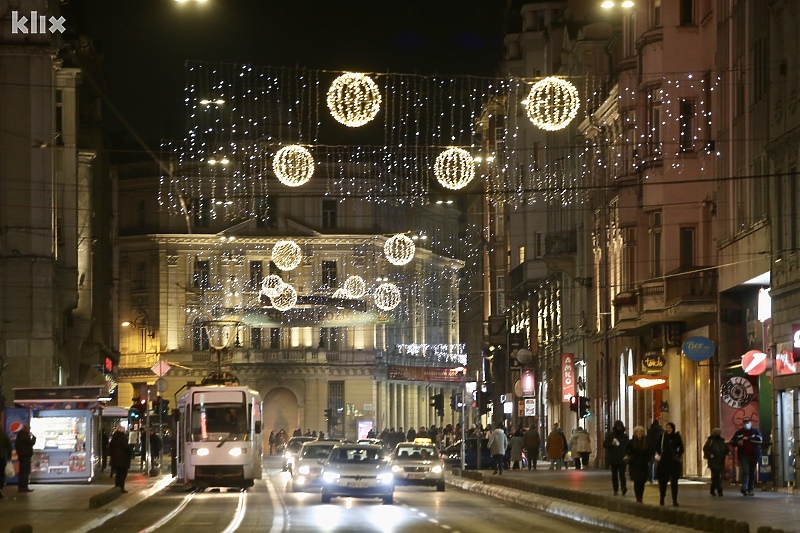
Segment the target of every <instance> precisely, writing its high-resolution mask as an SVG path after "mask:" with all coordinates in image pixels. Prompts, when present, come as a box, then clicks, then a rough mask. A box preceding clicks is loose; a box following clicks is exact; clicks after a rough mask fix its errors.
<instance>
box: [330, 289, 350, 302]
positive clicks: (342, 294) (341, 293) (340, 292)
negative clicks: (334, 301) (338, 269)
mask: <svg viewBox="0 0 800 533" xmlns="http://www.w3.org/2000/svg"><path fill="white" fill-rule="evenodd" d="M333 298H341V299H343V300H347V299H349V298H350V294H348V292H347V291H346V290H344V289H336V290H335V291H333Z"/></svg>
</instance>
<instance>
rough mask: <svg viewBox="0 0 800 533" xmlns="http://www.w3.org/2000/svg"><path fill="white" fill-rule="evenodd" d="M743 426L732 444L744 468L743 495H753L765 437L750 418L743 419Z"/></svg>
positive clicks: (735, 434)
mask: <svg viewBox="0 0 800 533" xmlns="http://www.w3.org/2000/svg"><path fill="white" fill-rule="evenodd" d="M742 424H743V425H742V427H741V428H739V429H737V430H736V433H734V434H733V437H731V446H733V447H734V448H736V456H737V457H738V458H739V466H740V467H741V470H742V495H743V496H752V495H753V488H754V487H755V482H756V465H757V464H758V462H759V461H760V460H761V444H762V443H763V442H764V437H763V435H761V432H760V431H759V430H758V429H757V428H754V427H753V422H752V421H751V420H750V418H748V417H745V418H743V419H742Z"/></svg>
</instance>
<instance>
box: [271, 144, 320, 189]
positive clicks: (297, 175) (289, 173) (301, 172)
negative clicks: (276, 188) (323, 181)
mask: <svg viewBox="0 0 800 533" xmlns="http://www.w3.org/2000/svg"><path fill="white" fill-rule="evenodd" d="M272 170H274V171H275V176H277V178H278V181H280V182H281V183H283V184H284V185H288V186H289V187H299V186H301V185H303V184H305V183H308V180H310V179H311V176H312V175H313V174H314V157H313V156H312V155H311V153H310V152H309V151H308V150H306V149H305V148H303V147H302V146H297V145H292V146H284V147H283V148H281V149H280V150H278V153H277V154H275V157H274V158H273V160H272Z"/></svg>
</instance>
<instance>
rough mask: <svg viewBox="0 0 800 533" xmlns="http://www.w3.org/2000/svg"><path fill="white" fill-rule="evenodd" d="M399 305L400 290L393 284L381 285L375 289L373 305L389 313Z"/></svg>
mask: <svg viewBox="0 0 800 533" xmlns="http://www.w3.org/2000/svg"><path fill="white" fill-rule="evenodd" d="M399 304H400V289H398V288H397V285H395V284H394V283H381V284H380V285H379V286H378V288H377V289H375V305H376V306H377V307H378V308H379V309H382V310H384V311H391V310H392V309H394V308H395V307H397V306H398V305H399Z"/></svg>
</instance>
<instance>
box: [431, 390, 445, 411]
mask: <svg viewBox="0 0 800 533" xmlns="http://www.w3.org/2000/svg"><path fill="white" fill-rule="evenodd" d="M431 407H433V408H434V409H436V416H444V393H441V392H440V393H438V394H434V395H433V397H432V398H431Z"/></svg>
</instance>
